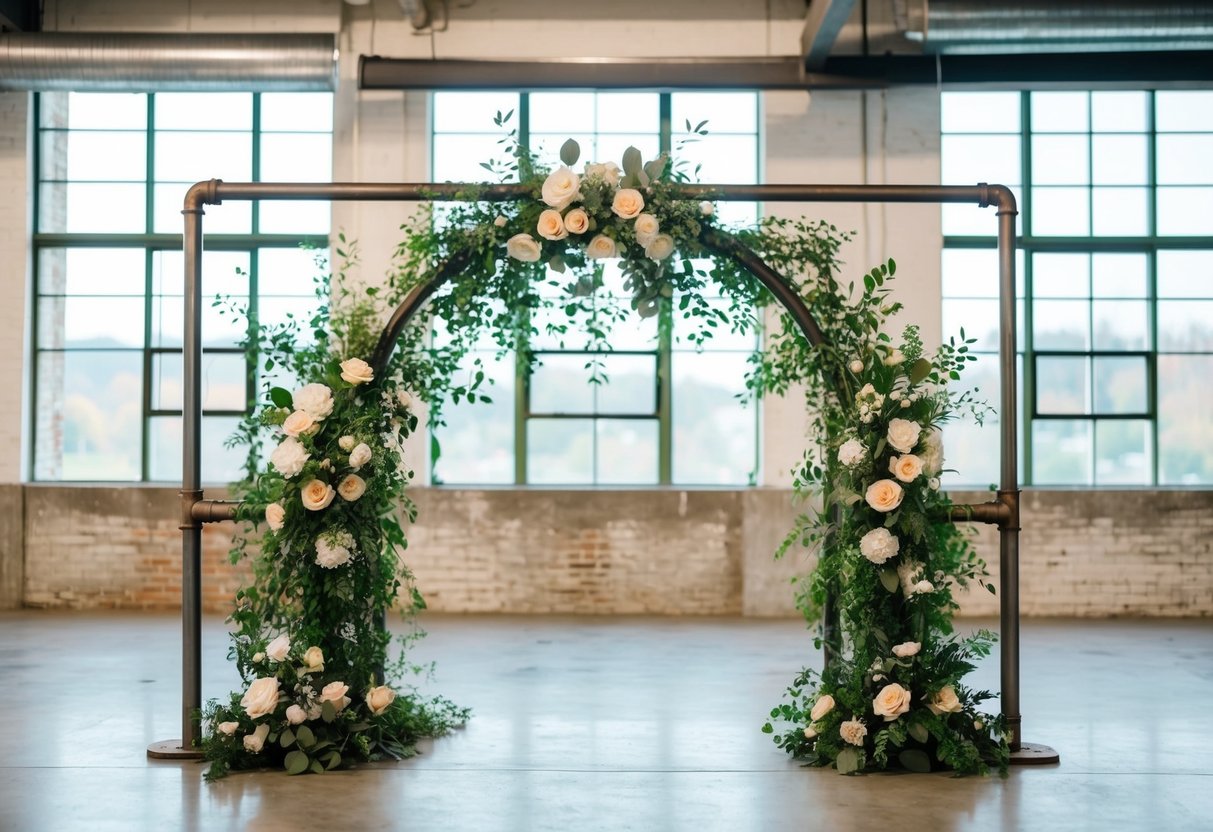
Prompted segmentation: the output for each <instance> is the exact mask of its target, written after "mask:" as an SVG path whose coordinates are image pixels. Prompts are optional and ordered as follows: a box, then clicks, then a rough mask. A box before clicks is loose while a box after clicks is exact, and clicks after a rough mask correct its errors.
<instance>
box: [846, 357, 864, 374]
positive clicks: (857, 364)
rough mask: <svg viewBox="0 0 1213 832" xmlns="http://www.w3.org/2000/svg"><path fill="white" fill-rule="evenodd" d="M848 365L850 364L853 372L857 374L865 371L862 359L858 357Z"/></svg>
mask: <svg viewBox="0 0 1213 832" xmlns="http://www.w3.org/2000/svg"><path fill="white" fill-rule="evenodd" d="M848 366H850V368H851V372H852V373H855V374H856V375H858V374H859V373H862V372H863V362H862V361H860V360H859V359H858V358H856V359H853V360H852V361H851V363H850V365H848Z"/></svg>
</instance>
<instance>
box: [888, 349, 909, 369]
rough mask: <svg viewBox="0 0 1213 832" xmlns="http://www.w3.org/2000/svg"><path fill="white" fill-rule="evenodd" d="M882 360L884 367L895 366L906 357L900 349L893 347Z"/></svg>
mask: <svg viewBox="0 0 1213 832" xmlns="http://www.w3.org/2000/svg"><path fill="white" fill-rule="evenodd" d="M882 360H883V361H884V365H885V366H886V367H896V366H897V365H898V364H900V363H901V362H903V361H905V360H906V357H905V355H903V354H902V352H901V350H896V349H895V350H893V351H892V352H891V353H889V354H888V355H886V356H885V357H884V359H882Z"/></svg>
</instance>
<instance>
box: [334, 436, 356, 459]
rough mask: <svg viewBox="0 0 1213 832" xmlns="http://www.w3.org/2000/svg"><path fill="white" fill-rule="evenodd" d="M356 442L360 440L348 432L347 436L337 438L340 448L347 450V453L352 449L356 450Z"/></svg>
mask: <svg viewBox="0 0 1213 832" xmlns="http://www.w3.org/2000/svg"><path fill="white" fill-rule="evenodd" d="M356 444H358V440H357V439H355V438H354V437H352V436H350V435H349V434H346V435H345V436H343V437H341V438H340V439H338V440H337V447H338V448H340V449H341V450H343V451H345V452H346V453H347V454H348V453H349V452H350V451H352V450H354V446H355V445H356Z"/></svg>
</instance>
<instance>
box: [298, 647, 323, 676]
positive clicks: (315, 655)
mask: <svg viewBox="0 0 1213 832" xmlns="http://www.w3.org/2000/svg"><path fill="white" fill-rule="evenodd" d="M303 666H304V667H305V668H306V669H307V671H308V672H309V673H319V672H320V671H322V670H324V653H322V652H321V650H320V648H319V647H309V648H308V649H307V652H306V653H304V654H303Z"/></svg>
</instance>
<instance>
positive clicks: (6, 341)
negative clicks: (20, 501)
mask: <svg viewBox="0 0 1213 832" xmlns="http://www.w3.org/2000/svg"><path fill="white" fill-rule="evenodd" d="M29 100H30V97H29V94H28V93H21V92H0V390H3V391H4V395H2V396H0V483H6V482H19V481H20V479H21V474H22V470H21V463H22V460H23V458H24V456H25V453H24V451H25V448H24V446H23V444H22V440H21V437H22V425H23V424H24V422H25V420H26V414H27V413H28V411H29V400H28V398H27V397H26V390H27V376H26V373H27V368H28V366H29V363H28V360H27V357H28V350H27V347H28V345H27V343H26V342H27V339H28V334H27V332H28V331H27V329H26V321H27V319H28V313H27V307H28V304H29V298H28V280H29V278H28V275H29V218H28V213H29V211H28V208H27V206H28V204H29V192H28V188H29V175H28V166H29V161H28V152H27V150H28V149H27V145H28V140H27V132H28V126H27V116H28V112H29Z"/></svg>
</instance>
